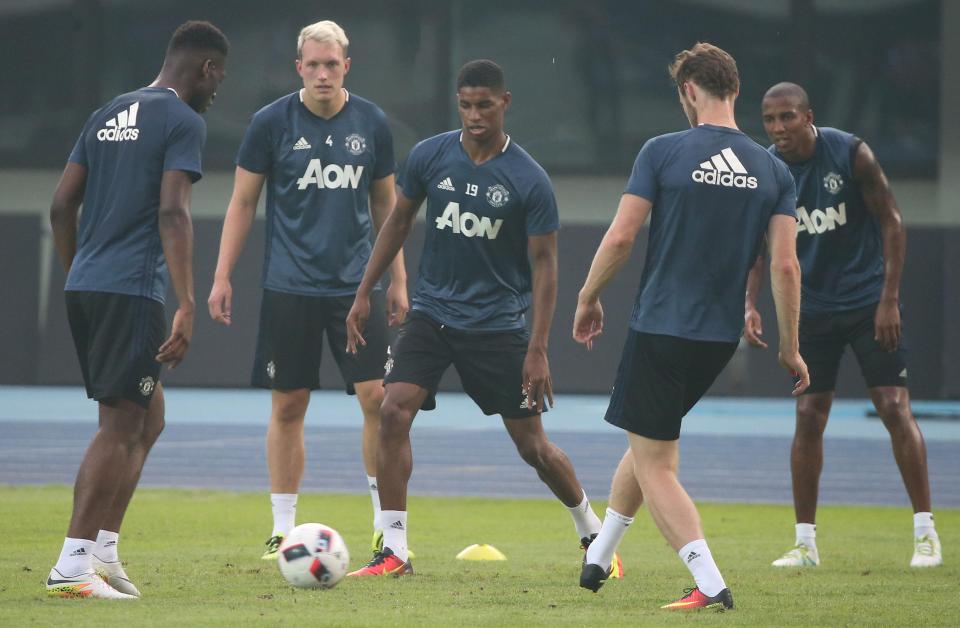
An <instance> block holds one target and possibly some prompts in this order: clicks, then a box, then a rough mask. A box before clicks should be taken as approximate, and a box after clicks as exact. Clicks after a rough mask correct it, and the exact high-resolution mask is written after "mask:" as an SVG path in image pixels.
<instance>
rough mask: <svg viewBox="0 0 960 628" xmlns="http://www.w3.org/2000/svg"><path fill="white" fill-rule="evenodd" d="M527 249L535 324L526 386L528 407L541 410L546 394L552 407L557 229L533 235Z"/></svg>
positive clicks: (525, 364)
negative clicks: (551, 346) (549, 356)
mask: <svg viewBox="0 0 960 628" xmlns="http://www.w3.org/2000/svg"><path fill="white" fill-rule="evenodd" d="M527 250H528V253H529V255H530V260H531V262H532V270H533V324H532V325H531V327H532V328H531V330H530V342H529V343H528V345H527V357H526V358H524V361H523V387H524V392H525V393H526V395H527V403H528V404H529V407H530V408H538V409H540V410H542V409H543V408H544V405H543V400H544V397H546V399H547V402H548V403H549V404H550V405H549V406H548V407H553V380H552V379H551V378H550V363H549V361H548V360H547V342H548V339H549V337H550V325H551V324H552V323H553V313H554V311H555V310H556V307H557V232H556V231H554V232H553V233H548V234H545V235H536V236H530V238H529V240H528V243H527Z"/></svg>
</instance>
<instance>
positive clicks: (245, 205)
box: [214, 199, 257, 280]
mask: <svg viewBox="0 0 960 628" xmlns="http://www.w3.org/2000/svg"><path fill="white" fill-rule="evenodd" d="M256 213H257V204H256V202H249V201H238V200H233V199H231V201H230V205H229V206H228V207H227V215H226V217H225V218H224V220H223V233H222V234H221V235H220V254H219V256H218V257H217V269H216V271H215V272H214V278H216V279H228V280H229V279H230V276H231V275H232V274H233V269H234V268H235V267H236V265H237V260H238V259H239V258H240V252H241V251H243V246H244V244H245V243H246V241H247V236H248V235H250V227H251V226H252V225H253V219H254V216H255V215H256Z"/></svg>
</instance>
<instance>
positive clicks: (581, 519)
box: [567, 491, 601, 539]
mask: <svg viewBox="0 0 960 628" xmlns="http://www.w3.org/2000/svg"><path fill="white" fill-rule="evenodd" d="M567 510H569V511H570V516H571V517H573V525H575V526H576V527H577V536H578V537H579V538H581V539H583V538H590V535H592V534H596V533H598V532H600V526H601V523H600V517H598V516H597V513H595V512H593V508H591V507H590V500H589V499H587V493H586V491H584V493H583V501H581V502H580V503H579V504H577V505H576V506H574V507H573V508H570V507H569V506H568V507H567Z"/></svg>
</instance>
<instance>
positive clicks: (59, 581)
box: [47, 567, 137, 600]
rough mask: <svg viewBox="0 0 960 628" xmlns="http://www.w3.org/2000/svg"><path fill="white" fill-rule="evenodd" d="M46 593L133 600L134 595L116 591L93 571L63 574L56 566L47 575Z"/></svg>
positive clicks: (54, 595)
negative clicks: (72, 574) (70, 574)
mask: <svg viewBox="0 0 960 628" xmlns="http://www.w3.org/2000/svg"><path fill="white" fill-rule="evenodd" d="M47 594H48V595H51V596H53V597H90V598H100V599H104V600H135V599H137V598H136V596H133V595H127V594H126V593H121V592H120V591H117V590H116V589H114V588H113V587H111V586H110V585H109V584H107V583H106V581H105V580H104V579H103V578H101V577H100V576H98V575H97V574H96V572H94V571H88V572H85V573H82V574H79V575H76V576H69V577H67V576H64V575H63V574H61V573H60V572H59V571H57V568H56V567H54V568H53V569H51V570H50V576H49V577H47Z"/></svg>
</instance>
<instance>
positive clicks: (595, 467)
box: [0, 386, 960, 510]
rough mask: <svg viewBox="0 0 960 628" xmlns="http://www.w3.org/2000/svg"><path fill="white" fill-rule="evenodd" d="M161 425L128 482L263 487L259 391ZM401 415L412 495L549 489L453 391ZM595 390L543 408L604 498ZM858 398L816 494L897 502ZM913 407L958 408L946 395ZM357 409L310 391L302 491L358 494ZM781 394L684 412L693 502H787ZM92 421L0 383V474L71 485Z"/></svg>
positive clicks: (610, 437) (837, 412)
mask: <svg viewBox="0 0 960 628" xmlns="http://www.w3.org/2000/svg"><path fill="white" fill-rule="evenodd" d="M166 400H167V428H166V431H165V432H164V433H163V435H162V436H161V438H160V440H159V442H158V443H157V445H156V446H155V447H154V449H153V452H152V453H151V455H150V458H149V460H148V461H147V464H146V467H145V468H144V472H143V477H142V480H141V486H164V487H195V488H211V489H233V490H245V491H264V492H266V491H267V490H268V484H267V475H266V460H265V453H264V433H265V428H266V419H267V416H268V415H269V409H270V396H269V393H268V392H266V391H254V390H230V389H215V390H211V389H202V390H201V389H184V388H179V389H177V388H174V389H167V391H166ZM437 401H438V407H437V410H435V411H433V412H422V413H420V415H418V417H417V419H416V421H415V422H414V427H413V433H412V442H413V451H414V470H413V477H412V479H411V482H410V492H411V493H412V494H419V495H480V496H491V497H549V495H550V494H549V492H548V490H547V489H546V487H544V486H543V485H542V484H541V483H540V481H539V480H538V479H537V477H536V474H535V473H534V472H533V471H532V470H531V469H529V468H528V467H527V466H526V465H525V464H524V463H523V462H522V461H521V460H520V459H519V457H518V456H517V454H516V452H515V450H514V448H513V445H512V444H511V442H510V439H509V437H508V436H507V435H506V432H505V431H504V429H503V427H502V425H501V421H500V419H499V418H497V417H484V416H483V415H482V414H481V413H480V411H479V410H477V409H476V407H475V406H474V405H473V404H472V402H471V401H470V400H469V398H467V397H466V396H465V395H460V394H453V393H450V394H440V395H438V399H437ZM606 401H607V400H606V398H604V397H597V396H560V397H558V398H557V404H556V407H555V408H554V410H552V411H551V412H549V413H547V414H546V415H545V416H544V425H545V426H546V429H547V433H548V434H549V435H550V436H551V438H552V440H554V442H556V443H557V444H558V445H559V446H560V447H562V448H563V449H564V450H565V451H566V452H567V454H568V455H569V456H570V458H571V460H572V461H573V463H574V466H575V467H576V469H577V473H578V475H579V477H580V479H581V481H582V482H583V484H584V486H585V487H586V490H587V492H588V494H590V495H591V497H593V498H594V499H603V498H605V497H606V493H607V490H608V487H609V482H610V477H611V475H612V474H613V470H614V469H615V467H616V465H617V462H618V461H619V459H620V456H621V455H622V453H623V451H624V450H625V448H626V439H625V437H624V435H623V432H621V431H620V430H619V429H617V428H614V427H612V426H610V425H608V424H606V423H605V422H604V421H603V419H602V417H603V412H604V410H605V409H606ZM868 409H869V403H868V402H866V401H862V400H859V401H837V402H836V404H835V406H834V411H833V414H832V416H831V419H830V425H829V426H828V427H827V435H826V441H825V463H824V471H823V478H822V482H821V491H820V496H821V503H832V504H875V505H891V506H908V505H909V502H908V500H907V497H906V494H905V492H904V489H903V485H902V483H901V481H900V476H899V473H898V472H897V468H896V464H895V463H894V460H893V454H892V452H891V450H890V443H889V439H888V437H887V433H886V430H884V428H883V425H882V424H881V422H880V421H879V419H876V418H869V417H868V416H867V414H866V413H867V410H868ZM914 411H915V412H918V413H930V414H933V415H938V414H940V415H946V414H951V413H952V414H953V415H954V416H956V415H957V414H958V413H960V403H957V402H917V403H915V404H914ZM360 421H361V419H360V411H359V408H358V406H357V404H356V401H355V400H354V399H353V398H351V397H347V396H346V395H344V394H343V393H342V392H332V391H318V392H316V393H314V396H313V399H312V401H311V406H310V409H309V411H308V413H307V421H306V442H307V470H306V474H305V477H304V482H303V485H302V488H301V490H302V491H304V492H341V493H362V492H366V483H365V481H364V471H363V466H362V463H361V460H360ZM793 423H794V419H793V402H792V401H791V400H789V399H783V400H758V399H729V398H722V399H721V398H712V399H705V400H703V401H701V403H700V404H698V406H697V407H696V408H694V410H693V411H692V412H691V414H690V415H689V416H688V417H687V418H686V419H685V420H684V428H683V435H682V437H681V441H680V442H681V445H680V449H681V462H680V478H681V481H682V482H683V483H684V485H685V486H686V487H687V489H688V490H689V491H690V493H691V495H692V496H693V497H694V499H697V500H706V501H719V502H763V503H790V501H791V493H790V467H789V455H790V438H791V436H792V433H793ZM95 427H96V404H95V403H93V402H90V401H88V400H87V399H86V397H85V395H84V394H83V391H82V390H81V389H79V388H72V387H71V388H48V387H44V388H41V387H12V386H0V484H63V483H66V484H72V483H73V479H74V476H75V474H76V470H77V467H78V465H79V463H80V459H81V457H82V455H83V452H84V450H85V448H86V446H87V443H88V442H89V439H90V437H91V435H92V434H93V432H94V430H95ZM920 427H921V429H922V430H923V433H924V437H925V438H926V442H927V453H928V464H929V469H930V484H931V491H932V494H933V505H934V510H936V509H937V508H947V507H949V508H957V507H960V485H958V483H957V482H956V478H957V477H960V421H957V420H934V419H929V420H928V419H922V420H921V421H920Z"/></svg>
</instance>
